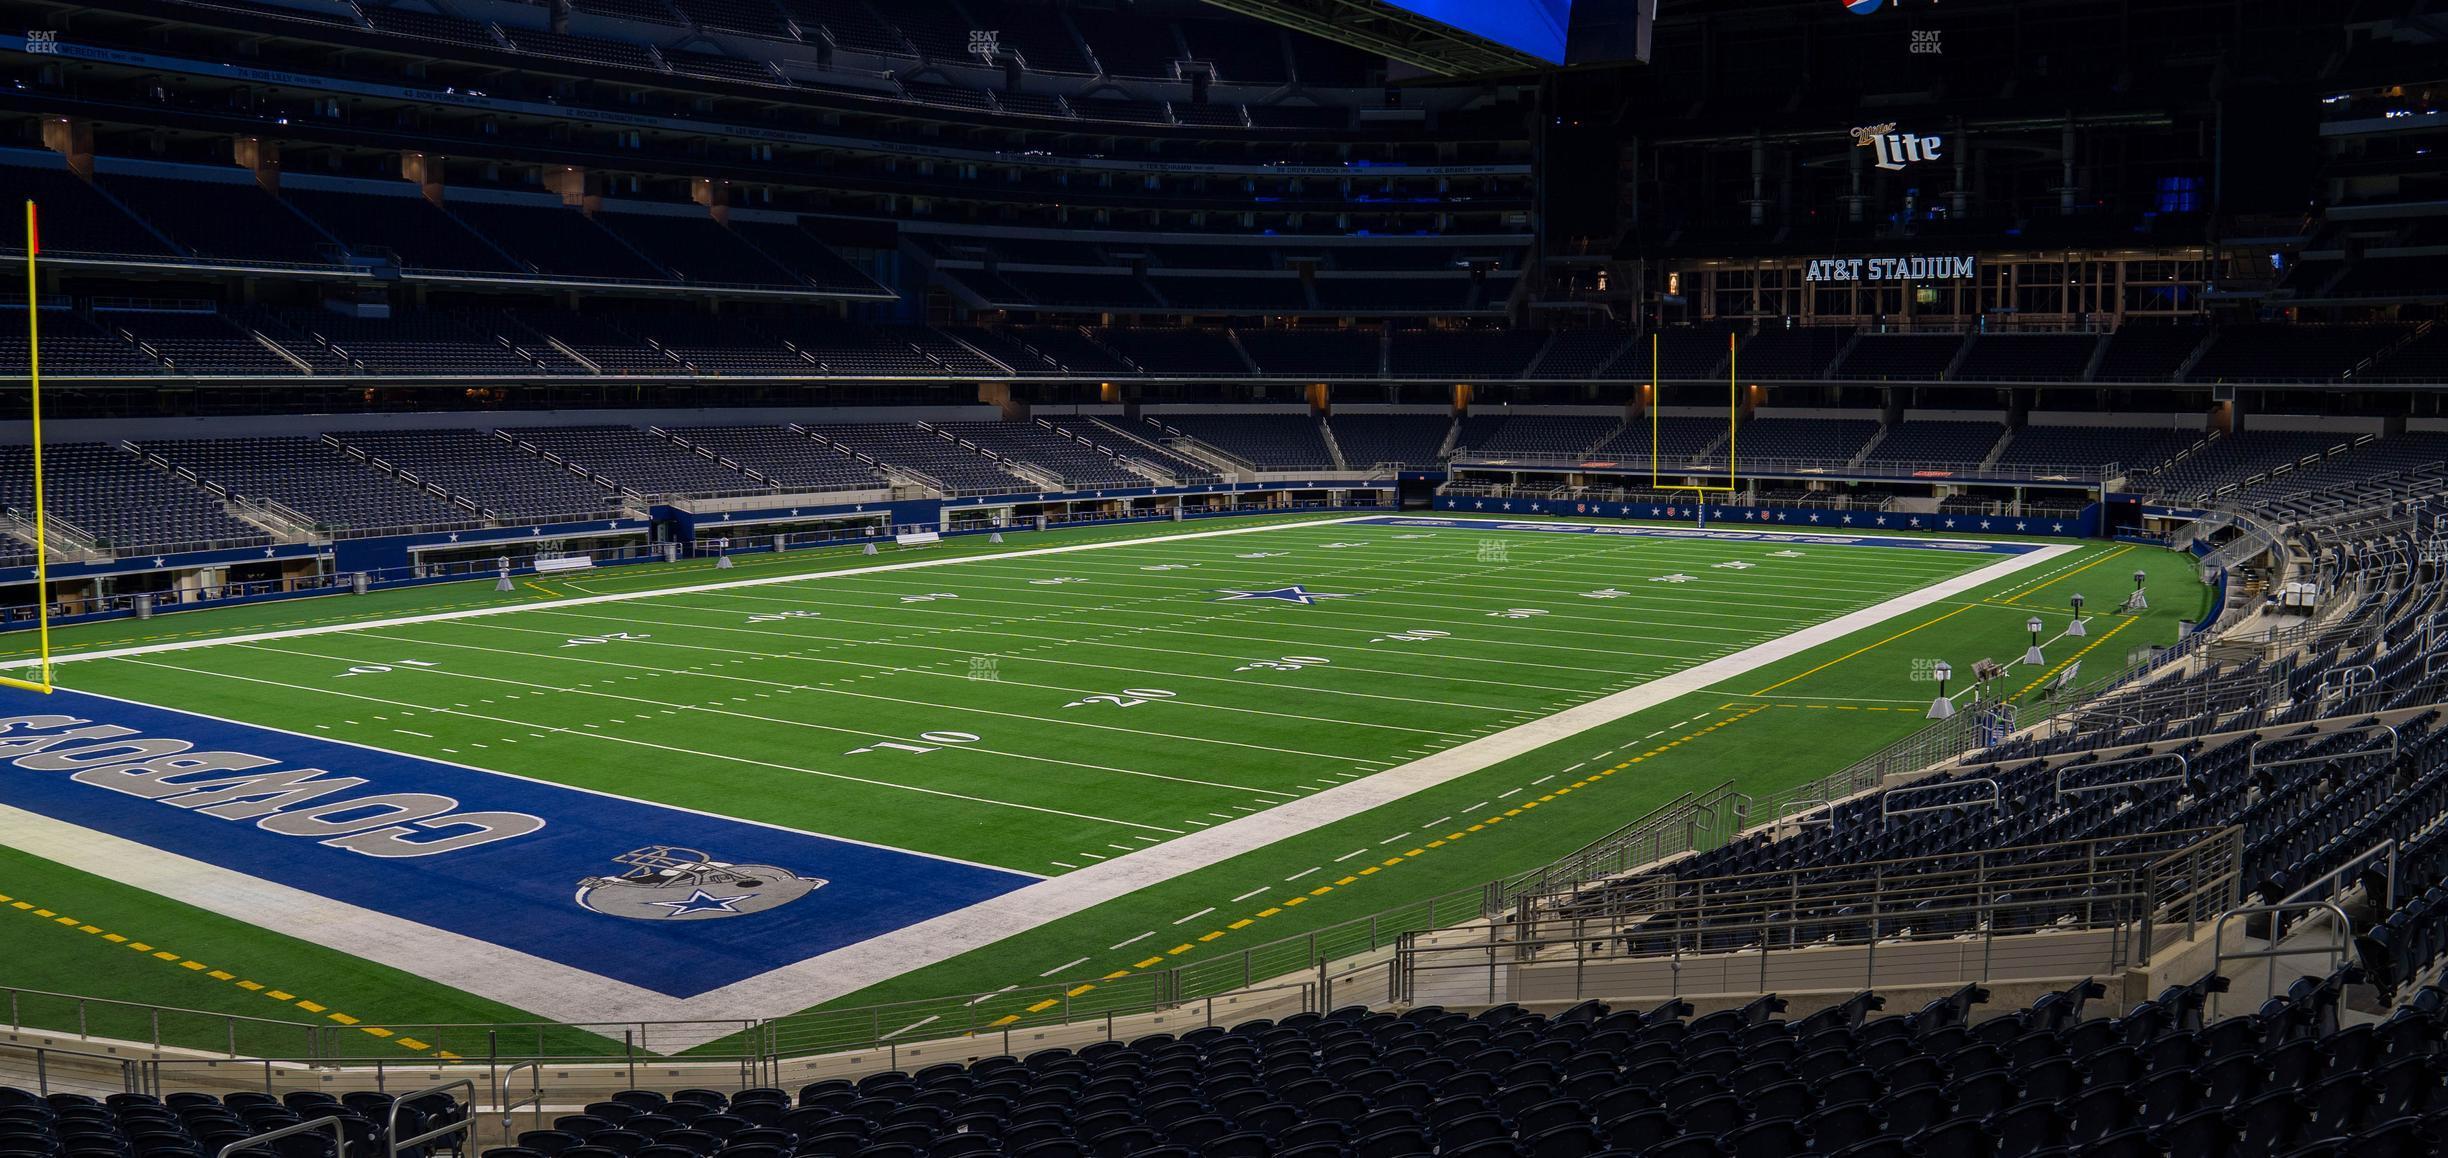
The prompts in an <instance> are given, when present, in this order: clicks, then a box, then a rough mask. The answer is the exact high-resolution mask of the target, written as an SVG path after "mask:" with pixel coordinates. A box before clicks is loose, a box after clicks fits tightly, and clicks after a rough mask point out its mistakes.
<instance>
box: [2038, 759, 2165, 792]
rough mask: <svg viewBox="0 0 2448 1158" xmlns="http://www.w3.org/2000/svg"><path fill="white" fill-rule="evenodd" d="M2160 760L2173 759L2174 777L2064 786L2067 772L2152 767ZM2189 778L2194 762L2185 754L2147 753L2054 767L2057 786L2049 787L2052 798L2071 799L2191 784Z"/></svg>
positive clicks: (2154, 777) (2153, 777)
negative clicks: (2149, 786)
mask: <svg viewBox="0 0 2448 1158" xmlns="http://www.w3.org/2000/svg"><path fill="white" fill-rule="evenodd" d="M2162 760H2174V761H2175V762H2176V774H2175V775H2173V776H2152V777H2147V778H2144V779H2140V780H2118V781H2114V782H2111V783H2107V784H2078V785H2076V786H2074V787H2072V788H2068V787H2066V782H2065V778H2066V773H2068V772H2097V771H2100V770H2101V769H2104V768H2118V767H2123V766H2125V765H2128V764H2155V763H2158V762H2160V761H2162ZM2192 779H2193V762H2192V761H2191V760H2188V759H2186V758H2185V755H2184V753H2182V752H2146V753H2143V754H2142V755H2139V756H2123V757H2119V758H2118V759H2115V760H2103V761H2101V762H2099V763H2097V764H2065V765H2060V766H2059V767H2058V768H2057V778H2056V783H2055V784H2054V785H2053V786H2052V787H2053V788H2054V789H2055V792H2054V795H2058V796H2074V795H2079V794H2081V793H2085V792H2105V791H2107V790H2109V789H2112V788H2136V787H2140V786H2142V785H2144V784H2169V783H2186V782H2190V781H2191V780H2192Z"/></svg>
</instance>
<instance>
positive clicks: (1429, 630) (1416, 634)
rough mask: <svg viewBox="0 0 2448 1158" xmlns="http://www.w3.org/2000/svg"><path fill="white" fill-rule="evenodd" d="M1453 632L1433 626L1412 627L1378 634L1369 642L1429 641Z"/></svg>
mask: <svg viewBox="0 0 2448 1158" xmlns="http://www.w3.org/2000/svg"><path fill="white" fill-rule="evenodd" d="M1452 634H1453V633H1452V632H1450V631H1438V630H1437V629H1435V628H1433V627H1414V628H1412V629H1411V630H1409V631H1397V632H1395V633H1394V634H1392V635H1380V636H1378V637H1377V638H1375V639H1372V640H1370V641H1369V642H1370V643H1426V642H1428V641H1429V640H1432V639H1443V638H1444V637H1446V636H1448V635H1452Z"/></svg>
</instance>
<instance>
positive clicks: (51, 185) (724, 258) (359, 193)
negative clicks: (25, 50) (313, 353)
mask: <svg viewBox="0 0 2448 1158" xmlns="http://www.w3.org/2000/svg"><path fill="white" fill-rule="evenodd" d="M0 194H9V195H14V196H15V197H16V198H17V199H19V200H26V199H33V200H38V201H39V202H40V203H41V204H43V205H44V206H45V207H46V208H47V209H48V210H49V212H46V213H45V214H44V225H45V230H44V237H43V249H44V250H45V252H49V253H57V254H61V255H77V256H93V257H126V258H138V259H144V260H149V261H164V260H168V261H178V260H187V261H195V262H202V263H216V262H246V263H275V264H284V265H331V266H339V265H348V264H352V263H354V262H364V261H368V260H387V261H390V262H393V263H395V264H397V265H398V267H399V268H401V269H402V270H405V271H408V272H412V273H422V274H471V275H479V276H483V277H486V278H496V279H498V278H503V277H513V278H516V277H528V278H537V279H547V280H567V279H580V280H599V279H600V280H617V281H638V282H648V283H654V282H673V283H681V284H685V285H691V286H752V287H758V288H763V289H794V290H805V291H825V292H836V293H858V294H867V295H882V294H883V292H884V290H883V288H882V287H881V286H879V285H877V284H876V282H875V281H874V280H873V279H871V278H869V277H867V276H866V275H865V274H863V273H860V272H859V271H858V270H857V269H856V268H855V267H854V266H852V265H851V264H850V263H849V261H848V260H847V259H845V258H843V257H842V256H841V255H840V254H838V253H836V252H834V251H833V250H832V249H831V248H830V247H828V246H826V245H825V244H824V242H823V241H821V240H819V239H818V238H817V237H816V236H815V235H813V234H811V233H808V232H807V231H806V230H804V229H802V228H800V226H799V225H798V224H797V223H796V221H795V220H786V219H774V218H763V217H753V216H752V215H749V214H741V215H739V216H738V217H737V218H735V219H734V220H733V221H732V222H731V223H730V224H728V225H725V224H724V223H722V222H719V221H716V220H715V219H714V218H713V217H712V216H711V215H710V214H707V213H705V212H704V211H702V210H694V209H692V211H689V212H685V213H671V214H666V213H648V212H621V211H616V210H607V211H604V212H599V213H593V214H588V213H582V212H580V211H579V210H577V209H574V208H571V207H568V206H564V205H557V204H553V203H551V202H547V201H541V200H522V201H491V200H484V199H481V198H457V199H452V200H450V201H448V202H447V203H446V204H435V203H434V202H431V201H428V200H426V199H425V198H424V197H422V196H420V195H418V193H417V191H416V190H415V189H414V188H413V187H410V186H407V185H405V184H403V185H401V186H400V187H399V188H397V189H395V190H376V189H374V188H372V187H368V188H364V189H343V188H337V187H332V188H325V187H304V188H294V189H289V190H285V191H283V192H282V193H280V194H277V195H275V194H273V193H271V192H268V191H266V190H264V189H263V188H262V187H260V186H258V185H256V184H255V183H253V182H243V183H234V182H228V181H221V180H211V179H205V178H188V177H180V176H159V175H153V174H137V173H118V172H102V173H99V174H97V175H96V176H95V177H94V179H93V181H92V182H91V183H90V184H89V183H87V182H85V181H83V180H81V179H79V178H77V177H76V176H74V175H72V174H70V173H69V172H68V171H67V170H66V169H64V168H61V169H52V168H42V167H36V166H32V165H14V164H11V165H0Z"/></svg>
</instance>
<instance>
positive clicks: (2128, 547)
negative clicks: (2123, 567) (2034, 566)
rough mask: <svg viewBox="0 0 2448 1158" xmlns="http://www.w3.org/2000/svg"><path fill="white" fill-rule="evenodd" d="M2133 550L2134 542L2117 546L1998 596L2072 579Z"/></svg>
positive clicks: (2021, 584)
mask: <svg viewBox="0 0 2448 1158" xmlns="http://www.w3.org/2000/svg"><path fill="white" fill-rule="evenodd" d="M2131 550H2133V544H2131V543H2128V544H2126V545H2125V546H2122V547H2119V548H2117V549H2116V550H2114V551H2110V552H2108V553H2107V554H2105V555H2102V556H2100V557H2099V558H2097V559H2093V560H2091V561H2090V562H2088V563H2085V564H2083V565H2082V566H2080V567H2076V568H2075V569H2073V570H2071V571H2068V572H2066V573H2065V574H2063V575H2042V576H2039V577H2038V578H2035V579H2032V580H2030V581H2028V582H2024V583H2020V584H2017V585H2015V586H2013V587H2009V588H2007V589H2005V590H2004V591H2000V592H1998V596H1999V598H2005V599H2011V598H2013V597H2014V594H2015V592H2017V591H2021V590H2023V589H2024V588H2027V587H2039V586H2042V585H2044V584H2049V583H2055V582H2058V581H2059V580H2064V579H2071V578H2073V577H2075V576H2076V575H2080V574H2082V573H2083V572H2085V571H2088V570H2090V569H2092V568H2093V567H2097V566H2099V565H2100V564H2102V563H2105V562H2107V561H2108V560H2110V559H2114V558H2116V557H2117V556H2119V555H2122V554H2124V553H2125V552H2127V551H2131Z"/></svg>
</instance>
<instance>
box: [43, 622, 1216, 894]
mask: <svg viewBox="0 0 2448 1158" xmlns="http://www.w3.org/2000/svg"><path fill="white" fill-rule="evenodd" d="M265 650H270V651H277V650H279V649H277V648H267V649H265ZM127 662H129V663H133V664H141V665H143V666H145V667H151V668H159V669H161V670H163V671H170V672H179V673H182V674H186V675H209V676H213V677H215V678H218V679H229V680H238V681H240V682H242V683H250V684H263V685H265V686H267V687H276V688H288V689H290V690H292V691H301V692H322V693H324V694H326V695H335V696H345V697H347V698H350V699H358V700H371V701H373V702H375V703H393V702H395V701H389V700H383V699H380V698H378V697H374V696H366V695H359V694H357V693H354V692H343V691H336V690H334V689H331V688H320V687H314V686H312V685H308V684H292V683H283V682H281V681H279V680H269V679H261V678H258V677H255V676H242V675H238V674H236V673H234V672H222V671H212V670H210V669H208V668H189V667H178V666H175V665H172V664H166V663H155V662H153V661H152V660H149V659H132V658H131V659H129V660H127ZM80 694H83V695H89V696H90V695H101V693H99V692H82V693H80ZM102 698H104V699H117V700H119V702H120V703H135V702H136V701H134V700H125V699H119V697H117V696H103V697H102ZM142 706H145V707H157V706H159V705H151V704H147V705H142ZM163 710H165V711H184V709H179V708H163ZM702 710H713V709H702ZM184 714H186V715H191V716H198V717H201V718H203V719H208V720H218V721H220V722H221V723H225V724H237V725H239V726H241V727H249V728H267V729H269V730H271V731H275V732H283V733H286V734H288V735H292V736H295V735H299V734H300V733H297V732H290V731H288V730H287V729H285V728H273V727H271V725H268V724H256V723H248V722H245V721H240V720H230V719H224V718H222V717H219V716H212V715H207V714H205V713H202V712H185V713H184ZM451 714H453V715H464V716H466V717H468V718H469V719H473V720H486V721H489V722H492V723H496V724H508V725H512V726H514V727H520V728H544V729H545V730H547V731H549V732H554V733H558V734H560V735H564V736H578V737H582V738H585V739H589V740H603V741H606V742H609V743H615V744H631V745H635V746H637V747H641V748H652V749H655V750H657V751H663V752H672V753H677V754H679V755H683V756H697V757H701V758H704V759H708V760H728V761H730V762H732V763H735V764H755V765H757V766H759V767H764V768H772V769H775V770H777V771H782V772H798V773H802V774H804V775H808V776H822V777H824V778H826V779H828V780H847V781H850V782H852V783H855V784H865V785H868V786H870V787H875V788H898V789H900V790H902V791H905V792H917V793H923V794H925V795H928V796H941V797H944V798H946V799H952V800H967V801H970V802H971V803H975V804H986V805H993V806H996V807H1001V808H1016V809H1020V810H1022V811H1024V812H1042V813H1047V814H1049V815H1053V816H1068V817H1070V818H1072V819H1073V820H1094V821H1098V822H1100V823H1104V824H1114V825H1121V826H1123V827H1125V828H1145V829H1150V830H1152V831H1156V832H1169V833H1175V834H1176V835H1178V834H1179V832H1180V830H1179V829H1172V828H1165V827H1163V826H1161V825H1154V824H1141V823H1139V822H1138V821H1135V820H1118V819H1115V818H1113V817H1110V816H1092V815H1089V814H1087V813H1081V812H1068V811H1065V810H1063V809H1059V808H1047V807H1044V806H1041V805H1036V804H1019V803H1015V802H1013V801H1009V800H995V799H992V798H990V797H984V796H971V795H968V794H966V793H960V792H950V791H946V790H944V789H940V788H925V787H920V786H918V785H914V784H895V783H893V782H891V781H889V780H871V779H868V778H866V777H863V776H852V775H850V774H848V773H846V772H826V771H823V770H821V769H816V768H802V767H799V766H797V765H792V764H780V763H775V762H773V761H768V760H758V759H754V758H751V757H748V756H741V755H736V754H729V755H720V756H717V755H715V754H713V753H708V752H700V751H698V750H696V749H694V748H681V747H676V746H674V745H670V744H657V743H655V742H653V741H651V740H639V739H633V738H631V737H628V736H613V735H607V734H605V733H602V732H594V731H586V730H583V729H579V728H563V727H558V726H552V725H545V724H535V723H529V722H528V721H525V720H512V719H505V718H503V717H501V716H488V715H484V714H481V713H477V712H454V713H451ZM717 714H721V715H738V714H740V713H736V712H718V713H717ZM759 718H762V717H759ZM315 738H316V739H322V738H323V737H320V736H318V737H315ZM332 742H333V743H339V744H348V743H350V741H347V740H334V741H332ZM351 746H352V747H358V748H366V749H368V750H370V751H376V752H380V751H384V749H381V748H375V747H373V746H372V745H370V744H351ZM422 758H423V759H431V758H432V757H422ZM448 763H451V764H453V765H454V766H456V767H460V768H465V769H467V770H468V771H471V772H482V773H485V774H487V775H490V776H508V777H512V778H514V779H518V780H526V781H529V782H531V783H536V784H550V785H553V786H554V787H557V788H567V789H570V790H572V791H575V792H594V793H595V794H596V795H598V796H609V797H611V798H613V799H615V800H627V801H630V802H632V803H635V804H644V805H647V806H649V807H654V808H675V809H678V810H679V811H681V812H693V813H696V815H699V816H711V815H714V814H713V813H709V812H703V811H699V810H697V809H692V808H680V807H679V806H678V805H672V804H664V803H662V802H660V801H653V800H642V799H638V798H635V797H628V796H622V795H619V794H618V793H612V792H600V791H597V790H595V789H591V788H583V787H579V786H578V785H574V784H563V783H560V782H559V781H554V780H544V779H540V778H538V777H533V776H521V775H518V774H517V773H515V772H503V771H500V770H499V769H494V768H479V767H477V766H475V765H473V764H460V763H458V762H457V761H448ZM725 819H734V820H744V821H745V822H746V823H750V824H756V823H761V822H759V821H753V820H746V818H743V817H726V818H725ZM767 827H769V828H779V829H782V830H783V831H785V832H800V831H802V830H800V829H795V828H788V827H786V826H784V825H778V824H774V825H767ZM806 835H809V836H821V837H823V838H824V839H826V840H849V841H850V842H851V843H853V844H865V845H867V847H869V848H893V846H891V845H882V844H874V843H871V842H868V841H860V840H852V839H851V838H849V837H845V836H835V835H833V834H830V833H813V832H811V833H806ZM894 851H896V852H908V853H911V854H912V855H915V856H925V857H933V858H934V859H936V860H942V861H950V862H952V863H954V864H965V865H970V866H971V867H974V868H987V869H994V870H996V871H998V872H1016V873H1022V874H1023V875H1026V876H1033V877H1038V878H1039V879H1041V880H1042V879H1044V878H1043V876H1042V875H1041V874H1038V873H1028V872H1024V871H1023V870H1020V869H1012V868H1004V867H1003V866H1000V865H989V864H980V863H978V862H975V861H967V860H962V859H960V858H959V857H951V856H943V855H941V854H938V853H928V852H919V851H917V850H915V849H902V848H894Z"/></svg>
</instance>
